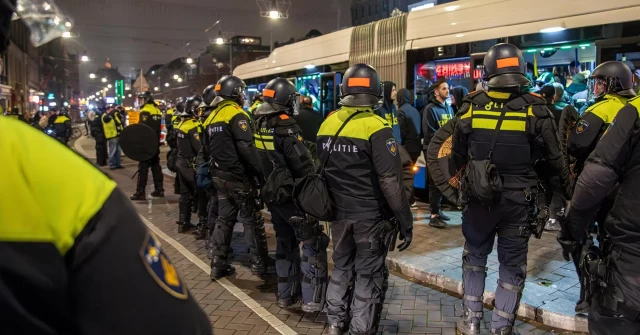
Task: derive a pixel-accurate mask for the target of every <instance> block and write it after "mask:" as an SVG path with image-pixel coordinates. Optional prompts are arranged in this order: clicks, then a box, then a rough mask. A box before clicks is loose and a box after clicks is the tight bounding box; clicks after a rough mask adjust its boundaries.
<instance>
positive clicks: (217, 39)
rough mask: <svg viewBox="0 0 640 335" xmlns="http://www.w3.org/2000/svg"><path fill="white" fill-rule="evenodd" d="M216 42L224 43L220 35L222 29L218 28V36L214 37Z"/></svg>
mask: <svg viewBox="0 0 640 335" xmlns="http://www.w3.org/2000/svg"><path fill="white" fill-rule="evenodd" d="M216 44H224V37H223V36H222V30H218V37H216Z"/></svg>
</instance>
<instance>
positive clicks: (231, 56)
mask: <svg viewBox="0 0 640 335" xmlns="http://www.w3.org/2000/svg"><path fill="white" fill-rule="evenodd" d="M232 43H233V42H231V41H230V42H229V75H233V44H232Z"/></svg>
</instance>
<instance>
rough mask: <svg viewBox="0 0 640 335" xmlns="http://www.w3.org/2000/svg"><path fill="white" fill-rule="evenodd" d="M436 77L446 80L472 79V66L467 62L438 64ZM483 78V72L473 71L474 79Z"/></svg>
mask: <svg viewBox="0 0 640 335" xmlns="http://www.w3.org/2000/svg"><path fill="white" fill-rule="evenodd" d="M436 76H438V77H439V78H440V77H444V78H469V77H471V66H470V65H469V63H467V62H456V63H437V64H436ZM478 78H482V70H481V69H474V70H473V79H478Z"/></svg>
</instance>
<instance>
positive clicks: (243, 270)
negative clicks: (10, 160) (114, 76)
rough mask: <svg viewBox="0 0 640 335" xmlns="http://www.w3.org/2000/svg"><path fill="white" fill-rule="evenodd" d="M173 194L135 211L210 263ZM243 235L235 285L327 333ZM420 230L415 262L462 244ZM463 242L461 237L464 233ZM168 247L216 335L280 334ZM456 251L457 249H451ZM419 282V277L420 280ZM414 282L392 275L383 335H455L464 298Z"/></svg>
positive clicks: (300, 326) (524, 326)
mask: <svg viewBox="0 0 640 335" xmlns="http://www.w3.org/2000/svg"><path fill="white" fill-rule="evenodd" d="M78 144H79V145H76V148H77V149H80V150H79V151H84V152H81V153H83V154H85V155H86V156H88V157H92V154H93V152H92V145H93V144H92V143H91V141H90V140H89V141H87V140H86V139H83V140H81V141H80V142H79V143H78ZM78 147H80V148H78ZM93 156H95V154H93ZM123 165H125V166H127V167H128V168H127V169H124V170H117V171H109V170H106V172H107V173H108V174H110V175H111V176H112V178H113V179H114V180H115V181H116V182H117V183H118V184H119V187H120V188H121V189H122V190H123V191H125V192H126V193H127V194H131V193H132V192H133V191H134V187H135V180H132V179H131V176H132V175H133V173H134V172H135V170H134V169H135V167H134V166H135V162H132V161H130V160H127V159H124V160H123ZM150 178H151V177H150ZM172 182H173V179H172V178H171V177H166V178H165V189H166V190H172V186H171V183H172ZM149 185H152V183H151V180H149ZM150 191H151V189H150V188H149V187H148V190H147V193H149V192H150ZM168 193H169V192H167V196H166V197H165V198H163V199H153V200H148V201H145V202H136V203H135V207H136V209H137V210H138V212H139V213H140V215H142V216H143V217H145V218H146V219H147V220H149V221H150V222H151V223H152V224H153V225H155V226H157V227H158V228H160V229H161V230H162V231H163V232H164V233H165V234H167V235H169V236H170V237H171V238H173V239H175V240H176V241H177V242H179V243H180V244H181V245H182V246H183V247H184V248H186V249H187V250H188V251H189V252H191V253H193V254H194V255H196V256H197V257H198V258H200V259H201V260H202V261H204V262H205V263H207V264H208V262H209V260H208V259H206V253H205V249H204V242H203V241H196V240H195V239H194V237H193V236H192V235H190V234H178V233H177V226H176V225H175V223H174V222H175V219H176V217H177V201H178V197H177V196H176V195H169V194H168ZM423 211H424V208H421V209H419V210H418V216H420V215H421V213H422V212H423ZM452 221H453V220H452ZM452 226H453V225H452ZM242 230H243V229H242V225H236V227H235V229H234V236H233V240H232V247H233V249H234V252H235V253H234V256H233V259H232V261H233V263H234V265H235V266H236V268H237V272H238V273H237V274H236V275H235V276H232V277H231V278H228V279H229V281H230V282H231V283H233V284H234V285H235V286H237V287H238V288H240V289H241V290H242V291H243V292H245V293H246V294H247V295H248V296H249V297H251V298H252V299H254V300H255V301H257V302H258V303H259V304H260V306H262V307H264V308H265V309H266V310H267V311H269V312H270V313H271V314H273V316H275V317H276V318H277V319H278V320H280V321H282V322H283V323H284V324H286V325H287V326H289V327H291V329H292V330H294V331H295V332H297V333H299V334H322V333H323V332H324V330H325V327H326V315H325V314H324V313H304V312H302V311H300V310H295V309H291V310H287V309H281V308H279V307H278V306H277V304H276V297H275V292H276V282H275V278H259V277H257V276H253V275H252V274H251V272H250V270H249V269H248V268H247V265H248V259H249V258H248V254H247V253H246V249H247V247H246V245H245V244H244V240H243V238H242ZM415 230H416V236H419V237H423V238H424V240H418V241H415V240H414V244H413V245H412V247H411V248H410V251H411V252H412V253H407V254H406V259H407V260H410V259H411V257H418V253H425V252H428V250H427V249H424V250H423V248H424V247H425V245H427V244H432V245H439V244H446V245H449V244H447V243H457V242H455V241H456V239H454V238H452V237H447V236H448V234H452V235H453V234H454V233H453V232H454V231H455V230H456V229H455V228H450V229H447V230H443V231H433V230H432V229H431V228H428V227H427V226H425V225H424V224H423V223H420V222H418V224H417V225H416V229H415ZM458 234H459V233H458ZM267 235H268V240H269V246H270V250H274V249H275V235H274V231H273V228H272V226H271V225H270V224H267ZM423 235H424V236H423ZM459 237H461V234H460V236H459ZM423 241H424V242H427V241H429V243H422V242H423ZM165 245H166V247H165V248H166V249H167V252H168V253H169V255H170V257H171V258H172V260H173V261H174V262H175V263H176V264H177V267H178V270H179V272H180V274H181V276H182V278H183V279H184V280H185V282H186V283H187V285H188V286H189V288H190V291H191V293H192V294H193V295H194V297H195V298H196V300H197V301H198V302H199V303H200V304H201V306H202V307H203V309H204V310H205V311H206V312H207V313H208V314H209V317H210V318H211V321H212V324H213V326H214V333H215V334H236V335H240V334H276V333H278V332H277V330H276V329H275V328H273V327H270V326H269V324H268V323H267V322H266V321H265V320H264V319H262V318H261V317H260V316H258V315H257V314H256V313H255V312H253V311H252V310H251V309H250V308H248V307H247V306H246V305H245V304H244V303H243V302H242V301H240V300H239V299H238V298H236V297H235V296H234V295H233V294H231V293H230V292H228V291H226V290H225V289H224V287H222V286H221V285H220V284H218V283H217V282H212V281H211V280H210V279H209V276H208V273H206V272H204V271H203V270H202V269H201V268H199V267H198V266H196V265H195V264H193V263H192V262H191V261H190V260H188V259H186V258H185V257H184V256H183V255H182V254H181V253H179V252H178V251H177V250H176V249H175V248H173V247H171V246H168V245H167V244H166V243H165ZM451 248H457V247H456V246H451ZM439 250H441V251H446V252H447V254H446V255H445V254H443V255H444V256H447V257H451V258H452V259H451V262H452V263H453V259H454V258H458V257H459V255H455V253H454V251H452V250H444V248H441V249H439ZM432 251H433V250H432ZM434 252H435V251H434ZM460 252H461V251H460ZM393 255H394V257H395V259H400V258H398V255H400V256H402V254H396V253H393ZM433 256H435V255H433ZM443 259H444V258H442V259H441V260H443ZM394 262H397V261H392V262H391V263H390V265H391V266H392V270H393V269H396V270H400V272H404V273H406V274H410V273H408V272H407V271H406V268H403V267H402V266H400V265H398V264H397V263H394ZM437 264H440V263H437ZM455 270H456V268H455V267H454V266H451V267H449V268H448V269H445V268H443V269H442V272H443V273H445V272H455ZM416 277H418V278H419V276H416ZM436 277H437V276H436ZM419 279H420V278H419ZM412 280H413V279H412V278H406V277H405V278H402V277H399V276H396V275H393V274H392V275H391V276H390V283H389V290H388V291H387V299H386V301H385V304H384V307H383V311H382V320H381V322H380V328H379V329H378V330H379V331H378V334H410V333H411V334H455V322H456V321H457V320H458V319H459V318H460V316H461V315H462V312H461V303H462V301H461V300H460V299H459V297H458V296H452V295H449V294H447V293H445V292H442V291H441V290H440V289H438V288H436V287H433V286H425V285H422V284H420V283H417V282H414V281H412ZM487 284H488V285H487V286H490V285H491V283H490V280H488V281H487ZM442 286H444V285H442ZM490 319H491V311H489V310H485V321H489V320H490ZM516 324H517V326H518V329H519V331H520V332H521V334H523V335H526V334H537V335H538V334H572V332H561V331H559V330H557V329H555V330H554V329H552V328H549V327H546V326H543V325H540V324H537V323H533V322H523V321H520V320H518V321H517V323H516Z"/></svg>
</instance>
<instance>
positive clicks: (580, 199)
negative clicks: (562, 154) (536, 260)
mask: <svg viewBox="0 0 640 335" xmlns="http://www.w3.org/2000/svg"><path fill="white" fill-rule="evenodd" d="M638 129H640V98H634V99H631V100H629V102H628V104H627V105H626V106H625V107H624V108H622V109H621V110H620V111H619V112H618V113H617V116H616V117H615V119H613V120H612V121H611V123H610V124H609V127H608V129H607V130H606V132H605V133H604V135H602V138H601V140H600V141H599V142H598V144H597V145H596V148H595V150H594V151H593V153H591V155H590V156H589V158H588V159H587V161H586V164H585V166H584V170H583V171H582V173H581V174H580V177H579V179H578V182H577V183H576V188H575V191H574V194H573V198H572V200H571V205H570V207H569V209H568V212H567V217H566V220H567V226H568V227H567V229H565V230H563V232H562V234H561V235H559V237H558V240H559V241H560V243H561V245H562V247H563V250H564V255H565V259H566V260H569V257H568V255H573V254H577V255H580V254H581V255H582V256H581V259H580V262H581V263H582V262H586V263H591V262H589V261H590V260H591V259H593V260H594V261H598V262H597V263H600V264H601V266H600V267H597V266H593V267H592V266H589V268H591V269H598V268H600V269H601V270H604V268H605V265H606V271H602V272H604V273H598V272H599V271H594V270H591V272H592V273H593V275H594V276H595V278H593V279H595V283H596V285H595V286H596V287H595V292H594V293H595V297H594V298H593V299H592V301H591V311H590V312H589V334H592V335H609V334H640V319H639V318H638V316H639V315H640V271H639V270H638V264H640V216H638V213H637V206H638V199H639V198H640V193H639V191H640V187H639V184H638V182H639V181H640V175H639V173H638V169H637V166H639V165H640V146H638V140H639V139H640V132H639V131H638ZM616 183H620V189H619V191H618V193H617V197H616V199H615V203H614V205H613V208H612V209H611V211H610V212H609V214H608V216H607V218H606V220H605V221H604V223H603V225H602V226H601V231H604V232H605V234H604V235H606V238H605V240H604V241H601V243H600V251H599V252H598V251H597V249H594V248H595V247H593V246H591V247H588V245H587V244H586V243H587V242H588V241H590V240H591V238H590V236H589V233H588V232H587V226H588V223H589V222H590V221H591V218H592V217H593V216H594V214H595V213H596V212H597V211H598V209H599V207H600V204H601V203H602V201H603V200H604V199H605V198H606V197H607V196H608V195H609V193H610V192H611V189H612V188H613V187H614V185H615V184H616ZM563 228H565V227H563ZM576 249H577V250H578V252H577V253H575V251H576ZM580 249H582V250H580ZM598 253H602V255H601V256H599V257H598V256H596V255H597V254H598ZM589 254H590V255H589ZM587 255H589V256H587Z"/></svg>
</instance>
